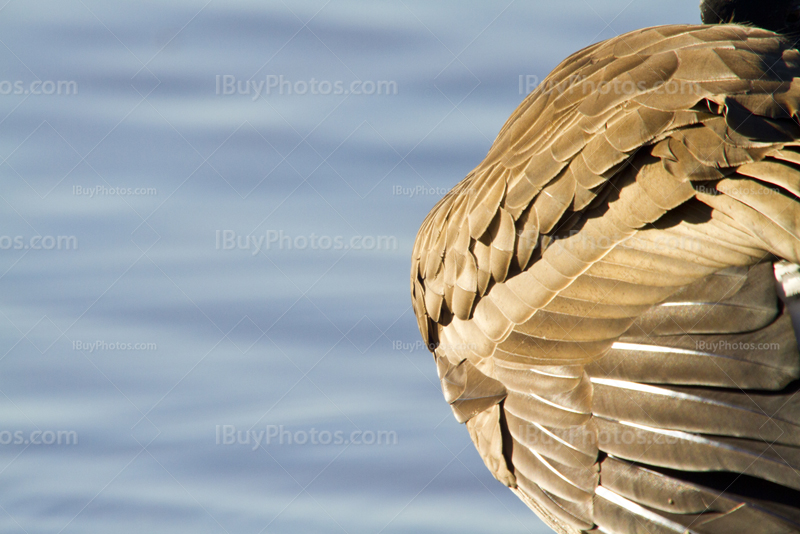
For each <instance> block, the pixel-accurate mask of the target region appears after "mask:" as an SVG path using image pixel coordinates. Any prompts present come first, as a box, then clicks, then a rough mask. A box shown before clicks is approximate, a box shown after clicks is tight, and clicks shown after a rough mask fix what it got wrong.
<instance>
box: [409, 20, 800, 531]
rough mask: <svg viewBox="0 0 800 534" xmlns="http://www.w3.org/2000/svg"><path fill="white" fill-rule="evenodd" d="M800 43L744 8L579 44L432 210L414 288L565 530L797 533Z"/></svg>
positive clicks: (458, 370) (451, 373)
mask: <svg viewBox="0 0 800 534" xmlns="http://www.w3.org/2000/svg"><path fill="white" fill-rule="evenodd" d="M795 76H800V53H798V52H797V51H796V50H794V49H793V48H792V47H791V46H790V44H788V43H786V42H785V41H784V40H783V38H781V37H780V36H778V35H776V34H774V33H771V32H768V31H764V30H760V29H757V28H749V27H744V26H738V25H721V26H664V27H657V28H650V29H646V30H641V31H637V32H633V33H629V34H626V35H623V36H620V37H617V38H615V39H611V40H609V41H605V42H603V43H600V44H597V45H594V46H591V47H589V48H587V49H585V50H582V51H580V52H578V53H576V54H574V55H573V56H571V57H570V58H568V59H567V60H565V61H564V62H563V63H562V64H561V65H559V66H558V67H557V68H556V69H555V70H554V71H553V73H551V74H550V76H549V77H548V78H547V79H546V80H545V81H544V83H543V84H542V85H540V86H539V87H538V88H537V89H536V91H534V92H533V93H532V94H531V95H529V96H528V98H526V100H525V101H524V102H523V103H522V104H521V105H520V107H519V108H518V109H517V110H516V111H515V112H514V113H513V114H512V116H511V117H510V118H509V120H508V121H507V123H506V124H505V126H504V127H503V129H502V130H501V132H500V134H499V135H498V137H497V140H496V141H495V143H494V145H493V147H492V149H491V150H490V152H489V154H488V155H487V157H486V159H485V160H484V161H483V162H482V163H481V164H480V165H479V166H478V167H477V168H476V169H475V170H474V171H473V172H472V173H470V175H469V176H467V178H466V179H465V180H464V181H462V182H461V183H460V184H458V185H457V186H456V187H455V188H454V189H453V190H452V191H451V192H450V193H449V194H448V195H447V196H445V197H444V198H443V199H442V200H441V201H440V202H439V203H438V204H437V205H436V207H435V208H434V209H433V210H432V211H431V213H430V214H429V215H428V217H427V218H426V219H425V221H424V222H423V225H422V227H421V229H420V231H419V234H418V236H417V239H416V243H415V246H414V251H413V257H412V268H411V293H412V301H413V305H414V310H415V313H416V315H417V319H418V324H419V328H420V331H421V333H422V336H423V338H424V339H425V341H426V342H427V343H429V344H432V345H429V346H435V347H436V349H435V351H434V356H435V360H436V364H437V369H438V373H439V376H440V379H441V383H442V389H443V392H444V396H445V399H446V400H447V402H448V403H449V404H450V405H451V407H452V409H453V412H454V415H455V417H456V419H457V420H458V421H460V422H465V423H466V426H467V428H468V430H469V433H470V436H471V437H472V440H473V441H474V443H475V446H476V447H477V449H478V451H479V453H480V454H481V456H482V457H483V459H484V461H485V463H486V465H487V467H488V468H489V469H490V470H491V472H492V473H493V474H494V476H495V477H496V478H497V479H498V480H500V481H502V482H504V483H505V484H507V485H508V486H509V487H511V489H512V490H513V491H515V492H516V493H517V495H519V496H520V498H521V499H522V500H523V501H525V502H526V503H527V504H528V505H529V506H530V507H531V508H532V509H533V510H534V511H535V512H536V513H537V514H538V515H539V516H540V517H542V518H543V519H544V520H545V521H546V522H547V523H548V524H549V525H550V526H551V527H552V528H554V529H555V530H556V531H557V532H560V533H574V532H583V531H597V532H606V533H620V534H622V533H629V532H685V531H689V532H702V533H722V532H725V533H733V532H743V533H744V532H747V533H754V532H763V533H767V532H769V533H773V532H774V533H776V534H777V533H779V532H780V533H784V532H800V395H795V392H796V391H797V380H798V379H800V357H799V356H798V351H797V343H796V341H795V336H794V331H793V329H792V325H791V320H790V318H789V316H788V315H787V314H786V313H785V311H784V310H783V306H782V305H780V303H779V301H778V298H777V296H776V290H775V282H774V277H773V274H772V263H773V261H776V260H777V259H784V260H788V261H791V262H795V263H800V204H798V196H800V127H798V121H797V118H798V110H799V109H800V78H799V79H796V78H795Z"/></svg>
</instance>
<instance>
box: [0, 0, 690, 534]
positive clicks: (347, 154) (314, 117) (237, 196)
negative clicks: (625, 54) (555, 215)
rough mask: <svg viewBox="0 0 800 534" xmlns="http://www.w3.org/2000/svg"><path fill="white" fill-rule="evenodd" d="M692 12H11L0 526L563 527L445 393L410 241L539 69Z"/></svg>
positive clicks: (636, 6)
mask: <svg viewBox="0 0 800 534" xmlns="http://www.w3.org/2000/svg"><path fill="white" fill-rule="evenodd" d="M695 4H696V2H695V1H692V2H678V3H671V4H666V3H664V4H658V5H656V4H654V3H651V2H641V1H639V2H633V1H631V2H630V3H629V2H628V0H620V1H618V0H613V1H605V2H591V3H590V2H584V1H571V0H567V1H563V2H559V3H558V4H557V5H554V4H553V3H550V2H510V3H506V2H497V3H494V2H480V3H479V2H456V1H454V0H447V1H440V2H435V3H432V2H420V1H407V0H403V1H388V2H366V1H358V2H356V1H336V2H334V1H330V2H325V1H302V2H257V1H246V0H240V1H224V2H223V1H221V0H211V1H210V2H208V3H206V2H204V1H201V2H192V1H172V2H154V1H150V2H112V1H90V0H84V1H81V0H78V1H73V0H59V1H52V0H51V1H33V0H31V1H24V0H10V1H8V2H5V0H0V8H2V9H0V65H2V74H0V158H2V159H0V162H2V164H1V165H0V180H2V182H1V183H2V187H0V222H1V223H2V224H1V225H0V413H2V417H0V531H2V532H8V533H28V534H34V533H53V532H56V533H59V532H65V533H67V532H75V533H108V532H118V533H140V532H150V533H162V532H163V533H175V532H192V533H200V532H215V533H216V532H219V533H226V532H227V533H230V534H234V533H254V534H255V533H297V532H303V533H305V532H326V533H327V532H344V533H362V532H363V533H380V532H384V533H392V532H403V533H405V532H420V533H424V532H436V533H445V532H453V533H456V532H457V533H460V534H464V533H471V532H475V533H479V532H527V533H543V532H547V529H546V528H545V527H544V526H543V525H542V523H541V522H540V521H539V520H538V519H537V518H536V517H535V516H534V514H533V513H532V512H530V511H529V510H528V509H527V508H526V507H525V506H524V505H523V504H522V503H520V502H518V501H517V499H516V497H514V495H513V494H512V493H511V492H509V491H508V490H507V489H506V488H504V487H503V486H502V485H501V484H499V483H498V482H496V481H495V480H494V479H493V478H492V477H491V476H490V475H489V473H488V471H487V470H486V469H485V467H484V466H483V463H482V462H481V460H480V458H479V457H478V455H477V453H476V452H475V450H474V448H473V447H472V445H471V442H470V441H469V438H468V435H467V432H466V429H465V428H464V427H463V426H461V425H458V424H457V423H456V422H455V420H454V419H453V417H452V415H451V413H450V410H449V408H448V407H447V405H446V404H445V402H444V401H443V399H442V395H441V392H440V389H439V384H438V380H437V378H436V371H435V367H434V365H433V361H432V357H431V356H430V355H429V353H428V352H427V351H426V350H424V348H423V347H422V346H421V345H419V344H418V340H419V334H418V332H417V327H416V323H415V320H414V318H413V313H412V312H411V309H410V298H409V294H408V269H409V257H410V250H411V246H412V244H413V239H414V235H415V233H416V229H417V228H418V227H419V224H420V223H421V221H422V219H423V217H424V216H425V214H426V213H427V212H428V210H429V209H430V208H431V207H432V206H433V204H434V203H435V202H436V200H437V199H438V198H439V197H440V196H441V194H442V192H443V191H444V190H446V189H449V188H450V187H452V186H453V185H454V184H455V183H456V182H458V180H460V179H461V178H462V177H463V176H464V175H465V174H466V173H467V172H468V171H469V170H470V169H471V168H472V167H473V166H475V165H476V164H477V163H478V162H479V161H480V160H481V159H482V157H483V156H484V155H485V154H486V151H487V150H488V148H489V146H490V144H491V141H492V139H493V138H494V136H495V135H496V133H497V131H498V130H499V128H500V127H501V125H502V124H503V122H504V121H505V119H506V117H507V116H508V115H509V114H510V113H511V111H512V110H513V109H514V107H515V106H516V105H517V104H518V103H519V102H520V101H521V99H522V98H523V95H521V94H520V90H519V79H520V76H523V79H526V78H524V77H525V76H536V77H538V78H543V77H544V76H545V75H546V74H547V72H548V71H549V70H550V69H551V68H553V67H554V66H555V65H556V64H557V63H558V62H559V61H560V60H561V59H562V58H563V57H565V56H566V55H568V54H569V53H572V52H574V51H576V50H577V49H579V48H582V47H583V46H585V45H588V44H590V43H592V42H595V41H598V40H601V39H605V38H608V37H612V36H614V35H616V34H618V33H622V32H625V31H629V30H632V29H635V28H639V27H643V26H648V25H654V24H666V23H679V22H694V21H696V20H697V15H696V5H695ZM226 76H227V78H226ZM281 76H282V78H281ZM218 77H219V78H218ZM312 78H313V79H314V85H313V87H314V92H317V93H320V94H312V85H311V83H312ZM226 80H227V81H228V82H230V80H235V81H236V82H247V81H248V80H252V81H253V82H254V83H255V84H256V86H257V85H258V84H259V83H260V82H264V85H263V86H262V88H261V95H260V96H258V97H257V96H256V95H255V92H254V90H253V89H252V87H251V88H250V94H249V95H248V94H238V87H237V88H236V90H235V93H236V94H227V95H226V94H224V93H225V91H226V87H228V88H232V87H234V86H235V85H233V82H230V83H229V85H228V86H226V85H225V84H226V83H227V82H226ZM354 81H360V82H361V84H357V85H356V86H352V85H351V84H352V82H354ZM4 82H8V83H7V84H5V85H4ZM18 82H19V83H18ZM59 82H62V83H59ZM70 82H74V83H73V85H70ZM281 82H285V83H283V84H281ZM298 82H302V83H298ZM337 83H338V84H339V87H340V88H341V89H342V94H335V93H336V87H337ZM218 84H219V86H218ZM370 84H372V85H370ZM268 85H272V87H270V94H269V95H267V94H265V91H266V87H267V86H268ZM20 87H21V88H22V89H21V91H20V92H21V94H14V93H15V92H16V91H17V88H20ZM281 87H282V89H281ZM304 87H305V89H304ZM379 87H380V89H381V93H383V94H380V95H379V94H377V93H378V88H379ZM244 88H245V86H244V83H243V84H242V89H243V90H244ZM351 88H353V89H354V92H351V93H350V94H345V91H348V90H350V89H351ZM59 89H60V90H61V94H58V92H59ZM218 89H219V91H218ZM290 90H291V92H292V94H288V93H289V91H290ZM26 91H27V94H26V93H25V92H26ZM67 91H69V92H70V93H73V94H66V93H67ZM75 91H77V94H74V93H75ZM281 91H283V94H281ZM359 91H360V93H361V94H358V93H359ZM218 92H219V93H220V94H217V93H218ZM325 92H328V93H329V94H322V93H325ZM387 92H388V93H389V94H386V93H387ZM4 93H7V94H4ZM35 93H40V94H35ZM46 93H51V94H46ZM298 93H305V94H298ZM364 93H372V94H364ZM123 189H124V190H126V191H125V192H126V193H131V194H126V195H124V196H122V195H120V194H118V193H120V192H121V190H123ZM128 189H130V191H128ZM137 190H138V191H137ZM412 192H413V193H414V194H413V195H412V194H411V193H412ZM112 193H114V194H112ZM259 240H261V241H260V244H259ZM240 245H241V246H240ZM267 245H269V248H267ZM257 246H259V247H260V249H257V248H256V247H257ZM248 247H249V248H248ZM354 432H355V434H354ZM253 433H254V434H253ZM312 433H313V440H314V441H316V444H314V443H311V440H312ZM259 435H260V437H259ZM281 436H282V437H281ZM267 437H269V439H270V442H269V443H267V442H266V439H267ZM304 438H305V439H304ZM379 438H380V440H381V443H380V444H378V443H377V441H378V439H379ZM290 439H291V441H292V442H291V443H289V440H290ZM257 440H260V441H258V442H257ZM298 440H300V441H305V443H303V444H299V443H298V442H297V441H298ZM306 440H307V441H306ZM328 440H330V443H328V444H323V443H322V442H323V441H328ZM372 440H374V441H375V442H376V443H372ZM48 441H49V442H51V443H46V442H48ZM59 441H60V443H59ZM230 441H233V442H234V443H232V444H226V442H230ZM245 441H247V443H243V442H245ZM348 442H349V443H348Z"/></svg>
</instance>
